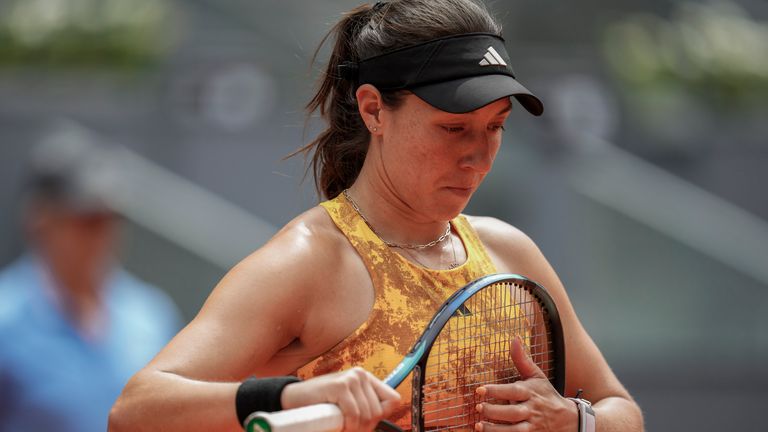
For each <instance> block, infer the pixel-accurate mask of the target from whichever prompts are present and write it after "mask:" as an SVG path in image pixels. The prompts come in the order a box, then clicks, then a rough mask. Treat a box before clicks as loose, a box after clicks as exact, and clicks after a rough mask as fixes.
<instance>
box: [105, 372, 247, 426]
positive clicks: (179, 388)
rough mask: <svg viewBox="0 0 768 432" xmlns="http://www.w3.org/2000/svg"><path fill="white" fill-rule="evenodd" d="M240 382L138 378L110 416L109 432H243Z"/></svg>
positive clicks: (159, 375)
mask: <svg viewBox="0 0 768 432" xmlns="http://www.w3.org/2000/svg"><path fill="white" fill-rule="evenodd" d="M239 385H240V383H239V382H232V383H223V382H205V381H196V380H192V379H189V378H184V377H182V376H179V375H176V374H173V373H169V372H162V371H157V370H145V371H142V372H140V373H138V374H136V375H135V376H134V377H133V378H131V380H130V381H129V382H128V385H126V387H125V389H124V390H123V393H122V394H121V395H120V397H119V398H118V399H117V402H116V403H115V405H114V407H113V408H112V411H111V412H110V414H109V432H151V431H161V430H162V431H167V430H183V431H185V432H195V431H201V432H203V431H206V432H207V431H212V430H216V431H232V432H235V431H241V430H242V427H241V426H240V425H239V424H238V421H237V415H236V414H235V395H236V393H237V389H238V387H239Z"/></svg>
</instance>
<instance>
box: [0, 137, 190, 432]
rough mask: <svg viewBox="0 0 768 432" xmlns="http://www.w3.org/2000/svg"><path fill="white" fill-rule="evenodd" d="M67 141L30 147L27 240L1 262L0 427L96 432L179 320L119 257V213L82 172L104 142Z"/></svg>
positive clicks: (95, 163)
mask: <svg viewBox="0 0 768 432" xmlns="http://www.w3.org/2000/svg"><path fill="white" fill-rule="evenodd" d="M71 138H72V137H70V139H69V140H66V139H64V140H61V139H58V140H50V139H49V140H48V141H47V142H42V143H41V144H40V145H39V146H38V147H36V148H35V149H34V152H33V156H32V159H31V163H30V167H29V168H30V170H29V173H28V176H27V180H26V182H25V185H24V190H23V193H22V198H23V200H22V202H23V204H22V208H21V214H22V227H23V230H24V234H25V236H26V239H27V245H28V248H27V251H26V252H25V253H24V254H23V255H22V256H21V257H20V258H18V259H17V260H16V261H15V262H14V263H12V264H11V265H9V266H8V267H7V268H5V269H3V270H2V271H0V389H1V390H0V431H2V432H6V431H33V430H39V431H45V430H51V431H52V430H56V431H59V432H68V431H72V432H89V431H104V430H106V428H107V416H108V413H109V409H110V407H111V406H112V403H113V402H114V400H115V399H116V398H117V396H118V395H119V394H120V390H121V389H122V387H123V386H124V385H125V383H126V382H127V381H128V378H129V377H130V376H131V375H132V374H133V373H135V372H136V371H138V370H139V369H140V368H141V367H142V366H143V365H144V364H145V363H146V362H147V361H149V360H150V359H151V358H152V357H153V356H154V355H155V354H156V353H157V352H158V351H159V350H160V348H162V346H163V345H164V344H166V343H167V342H168V341H169V340H170V338H171V337H172V336H173V335H174V334H175V332H176V331H178V329H179V328H180V315H179V313H178V310H177V309H176V307H175V305H174V304H173V303H172V301H171V300H170V299H169V298H168V297H167V296H166V295H165V294H164V293H162V292H161V291H160V290H158V289H156V288H154V287H152V286H150V285H147V284H146V283H144V282H142V281H140V280H138V279H137V278H135V277H134V276H132V275H131V274H129V273H128V272H126V271H125V270H123V269H122V268H121V267H120V265H119V264H118V262H117V259H116V249H117V247H118V242H119V235H118V234H119V228H120V223H121V221H120V216H119V215H118V214H117V213H116V212H115V211H113V209H111V208H110V207H109V205H108V204H107V201H108V198H109V194H110V193H111V192H112V191H110V190H109V187H107V186H109V182H105V181H99V180H97V179H98V177H95V178H93V177H92V176H91V174H93V171H94V170H96V171H98V169H99V168H103V167H104V166H105V164H104V162H105V161H106V160H107V159H108V157H109V156H114V155H112V154H111V153H114V152H111V150H113V149H110V148H107V147H103V146H96V145H95V144H93V143H86V142H83V141H78V140H73V139H71ZM89 176H90V177H89ZM89 179H90V180H89Z"/></svg>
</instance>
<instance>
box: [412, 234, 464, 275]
mask: <svg viewBox="0 0 768 432" xmlns="http://www.w3.org/2000/svg"><path fill="white" fill-rule="evenodd" d="M449 241H450V242H451V250H452V251H453V262H452V263H450V264H448V269H449V270H453V269H455V268H456V267H459V266H460V265H461V264H459V263H458V262H457V260H456V245H455V244H454V243H453V237H451V239H450V240H449ZM406 252H407V253H408V256H409V257H411V258H413V260H414V261H416V262H417V263H418V264H419V265H420V266H422V267H425V268H431V267H428V266H426V265H424V263H423V262H421V261H419V259H418V258H416V255H414V254H413V253H411V252H410V251H406Z"/></svg>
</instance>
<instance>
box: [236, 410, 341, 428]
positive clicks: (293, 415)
mask: <svg viewBox="0 0 768 432" xmlns="http://www.w3.org/2000/svg"><path fill="white" fill-rule="evenodd" d="M245 424H246V430H248V431H251V430H253V431H259V432H336V431H340V430H341V429H342V428H343V427H344V415H343V414H342V413H341V410H340V409H339V407H338V406H336V405H334V404H330V403H324V404H317V405H310V406H305V407H301V408H295V409H290V410H285V411H278V412H274V413H265V412H256V413H253V414H251V415H250V416H248V418H247V419H246V420H245Z"/></svg>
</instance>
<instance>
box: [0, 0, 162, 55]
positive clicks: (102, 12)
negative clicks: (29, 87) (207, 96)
mask: <svg viewBox="0 0 768 432" xmlns="http://www.w3.org/2000/svg"><path fill="white" fill-rule="evenodd" d="M171 18H172V4H171V3H170V0H6V1H4V2H3V3H2V5H0V66H38V67H72V66H76V67H77V66H87V67H111V68H114V67H117V68H124V67H125V68H130V67H136V66H144V65H147V64H150V63H152V62H153V61H155V60H157V59H158V58H160V57H161V56H162V55H163V54H164V53H165V52H166V51H167V50H168V48H169V47H170V45H171V42H170V40H171V39H172V34H171V31H169V29H171V28H172V25H171V24H172V20H171Z"/></svg>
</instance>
